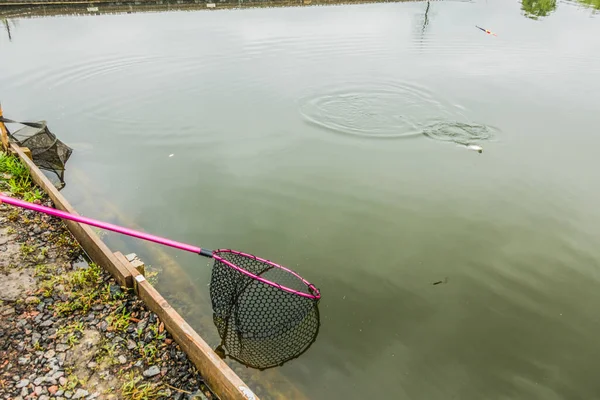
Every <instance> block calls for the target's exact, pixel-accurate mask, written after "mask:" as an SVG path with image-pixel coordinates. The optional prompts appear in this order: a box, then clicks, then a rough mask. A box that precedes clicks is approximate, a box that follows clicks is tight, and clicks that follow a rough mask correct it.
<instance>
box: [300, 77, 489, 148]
mask: <svg viewBox="0 0 600 400" xmlns="http://www.w3.org/2000/svg"><path fill="white" fill-rule="evenodd" d="M465 111H467V110H465V109H464V108H463V107H460V106H457V105H453V104H452V103H450V102H449V101H446V100H443V99H442V98H440V96H436V95H434V94H433V93H432V92H431V91H429V90H428V89H426V88H424V87H422V86H419V85H416V84H412V83H410V84H409V83H405V82H394V83H389V82H386V83H381V84H373V83H368V84H367V83H364V84H358V85H350V86H347V87H343V88H339V89H335V90H329V91H324V92H322V93H321V94H318V95H313V96H307V97H305V98H303V99H302V100H301V101H300V113H301V114H302V116H303V117H304V118H305V119H306V120H307V121H308V122H309V123H311V124H314V125H316V126H318V127H321V128H324V129H327V130H329V131H333V132H338V133H343V134H349V135H357V136H364V137H369V138H402V137H415V136H425V137H428V138H430V139H434V140H440V141H452V142H455V143H458V144H469V143H473V142H474V141H481V140H489V139H492V138H493V137H494V136H495V132H497V129H495V128H491V127H489V126H486V125H481V124H476V123H473V122H470V121H469V120H468V119H467V117H466V116H465V114H464V112H465Z"/></svg>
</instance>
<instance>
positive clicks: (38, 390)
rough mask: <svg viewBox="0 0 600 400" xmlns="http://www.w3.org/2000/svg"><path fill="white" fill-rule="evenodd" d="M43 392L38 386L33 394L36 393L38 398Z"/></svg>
mask: <svg viewBox="0 0 600 400" xmlns="http://www.w3.org/2000/svg"><path fill="white" fill-rule="evenodd" d="M42 392H43V389H42V387H41V386H36V387H35V389H33V393H35V394H36V395H37V396H39V395H41V394H42Z"/></svg>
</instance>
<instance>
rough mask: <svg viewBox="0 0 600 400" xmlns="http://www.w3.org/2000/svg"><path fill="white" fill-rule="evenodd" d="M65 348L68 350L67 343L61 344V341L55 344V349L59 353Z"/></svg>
mask: <svg viewBox="0 0 600 400" xmlns="http://www.w3.org/2000/svg"><path fill="white" fill-rule="evenodd" d="M67 350H69V345H66V344H62V343H59V344H57V345H56V351H57V352H59V353H63V352H65V351H67Z"/></svg>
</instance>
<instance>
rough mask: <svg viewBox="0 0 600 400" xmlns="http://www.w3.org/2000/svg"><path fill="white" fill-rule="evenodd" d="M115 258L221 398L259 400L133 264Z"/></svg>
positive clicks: (122, 257)
mask: <svg viewBox="0 0 600 400" xmlns="http://www.w3.org/2000/svg"><path fill="white" fill-rule="evenodd" d="M115 257H116V258H117V259H118V260H119V261H120V262H121V263H122V264H123V265H124V266H125V268H127V269H128V270H129V272H130V273H131V274H132V276H133V279H134V281H135V283H136V285H135V290H136V293H137V295H138V297H139V298H140V299H142V301H143V302H144V304H146V305H147V306H148V308H149V309H150V310H152V311H153V312H154V313H155V314H156V315H157V316H158V318H160V320H161V321H162V322H164V324H165V328H166V329H167V330H168V331H169V332H170V333H171V335H172V336H173V338H174V339H175V341H176V342H177V343H179V346H180V347H181V349H182V350H183V351H184V352H185V353H186V354H187V355H188V357H189V358H190V360H191V361H192V362H193V363H194V365H195V366H196V368H197V369H198V371H200V373H201V374H202V378H203V379H204V381H205V382H206V383H207V384H208V386H209V387H210V388H211V390H213V391H214V392H215V393H216V394H217V396H219V397H220V398H221V399H231V400H238V399H239V400H258V397H257V396H256V395H255V394H254V393H253V392H252V391H251V390H250V388H249V387H248V386H246V384H245V383H244V382H243V381H242V380H241V379H240V378H239V377H238V376H237V375H236V374H235V372H233V370H232V369H231V368H230V367H229V366H228V365H227V364H226V363H225V362H224V361H223V360H222V359H221V358H220V357H219V356H218V355H217V354H216V353H215V352H214V351H213V349H212V348H211V347H210V346H209V345H208V344H207V343H206V342H205V341H204V340H203V339H202V338H201V337H200V335H198V333H196V331H195V330H194V329H193V328H192V327H191V326H190V325H188V323H187V322H186V321H185V320H184V319H183V318H182V317H181V316H180V315H179V313H177V311H175V310H174V309H173V308H172V307H171V306H170V305H169V303H168V302H167V301H166V300H165V299H164V298H163V297H162V296H161V295H160V293H158V291H157V290H156V289H154V287H153V286H152V285H151V284H150V283H149V282H148V281H147V280H146V279H145V278H144V276H143V275H142V274H140V273H139V272H138V271H137V270H136V269H135V268H134V267H133V266H132V265H131V263H130V262H129V261H128V260H127V258H126V257H125V256H124V255H123V254H122V253H120V252H115Z"/></svg>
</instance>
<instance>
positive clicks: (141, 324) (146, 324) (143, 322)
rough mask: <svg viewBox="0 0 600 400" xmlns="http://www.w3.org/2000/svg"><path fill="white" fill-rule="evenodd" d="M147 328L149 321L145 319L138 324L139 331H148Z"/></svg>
mask: <svg viewBox="0 0 600 400" xmlns="http://www.w3.org/2000/svg"><path fill="white" fill-rule="evenodd" d="M146 326H148V321H147V320H145V319H143V320H141V321H140V322H138V323H137V330H138V331H143V330H144V329H146Z"/></svg>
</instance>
